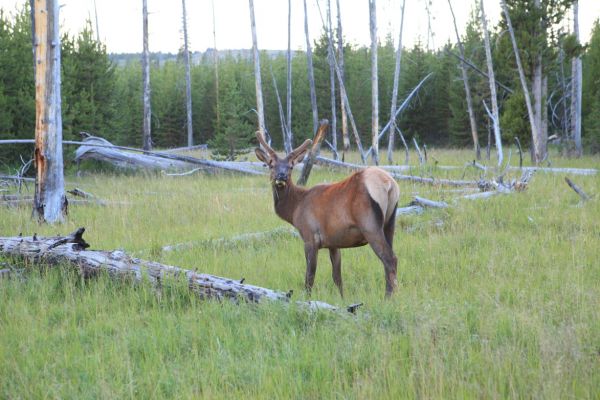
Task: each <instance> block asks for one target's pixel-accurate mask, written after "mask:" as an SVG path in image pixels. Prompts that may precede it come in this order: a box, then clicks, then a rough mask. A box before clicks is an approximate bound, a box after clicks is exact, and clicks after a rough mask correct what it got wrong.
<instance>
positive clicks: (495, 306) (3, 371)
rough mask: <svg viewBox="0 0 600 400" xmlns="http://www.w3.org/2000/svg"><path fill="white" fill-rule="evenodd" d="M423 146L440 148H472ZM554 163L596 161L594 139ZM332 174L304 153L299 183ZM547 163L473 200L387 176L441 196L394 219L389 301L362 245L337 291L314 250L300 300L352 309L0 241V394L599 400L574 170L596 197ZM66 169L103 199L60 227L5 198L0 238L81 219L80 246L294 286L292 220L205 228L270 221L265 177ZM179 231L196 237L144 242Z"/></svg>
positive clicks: (325, 261)
mask: <svg viewBox="0 0 600 400" xmlns="http://www.w3.org/2000/svg"><path fill="white" fill-rule="evenodd" d="M430 154H431V155H433V156H434V157H435V159H436V160H438V161H439V163H440V164H446V165H463V164H464V163H465V162H466V161H468V160H470V159H471V157H472V156H471V152H468V151H460V150H443V151H442V150H439V151H435V150H433V151H431V152H430ZM402 157H403V156H402V154H398V155H397V158H399V159H401V158H402ZM249 158H250V159H252V160H254V157H253V156H249ZM515 158H516V157H515V156H514V155H513V157H512V164H513V165H515V164H517V163H518V161H517V160H515ZM411 159H412V160H415V159H416V157H415V155H414V154H413V155H412V158H411ZM430 161H431V158H430ZM552 161H553V166H572V167H587V168H600V158H598V157H584V158H583V159H579V160H573V159H561V158H559V157H558V156H555V157H553V158H552ZM413 173H414V174H419V175H422V176H435V177H452V178H461V177H463V176H464V177H465V178H466V179H476V178H478V177H479V176H480V174H481V171H478V170H475V169H473V168H465V169H464V170H462V169H459V170H455V171H445V170H440V169H437V168H436V167H435V166H432V165H429V166H425V167H418V166H416V165H415V166H414V170H413ZM346 174H347V173H345V172H343V171H333V170H328V169H325V168H321V169H315V170H313V174H312V175H311V177H310V180H309V185H314V184H315V183H319V182H331V181H335V180H338V179H341V178H343V177H344V176H345V175H346ZM297 175H298V172H296V173H295V176H297ZM519 175H520V174H519V173H518V172H511V173H509V176H508V177H509V178H512V177H518V176H519ZM564 176H565V175H564V174H548V173H537V174H535V175H534V177H533V179H532V181H531V183H530V185H529V188H528V190H527V191H525V192H522V193H514V194H510V195H499V196H495V197H493V198H490V199H487V200H477V201H469V200H457V201H455V200H454V199H455V198H457V197H459V196H460V195H461V194H463V193H460V192H457V191H455V190H454V189H451V188H447V187H432V186H424V185H419V184H412V183H407V182H400V189H401V197H400V205H405V204H406V203H408V202H409V201H410V200H411V198H412V197H413V196H414V195H415V194H419V195H421V196H424V197H427V198H430V199H433V200H445V201H447V202H449V203H450V204H451V207H449V208H447V209H442V210H427V211H426V212H425V213H423V214H422V215H418V216H401V217H399V218H398V220H397V230H396V236H395V240H394V249H395V251H396V254H397V256H398V259H399V261H398V280H399V286H398V291H397V293H396V294H395V295H394V296H393V298H391V299H390V300H384V296H383V294H384V276H383V267H382V265H381V263H380V262H379V260H378V259H377V258H376V256H375V255H374V253H373V252H372V251H371V249H370V248H368V247H362V248H357V249H348V250H343V251H342V274H343V278H344V289H345V298H344V299H342V298H340V296H339V293H338V291H337V288H336V287H335V285H334V284H333V282H332V279H331V265H330V263H329V256H328V253H327V251H321V254H320V256H319V267H318V270H317V277H316V280H315V286H314V289H313V293H312V299H316V300H323V301H326V302H328V303H331V304H334V305H339V306H344V305H348V304H351V303H356V302H363V303H364V306H363V307H362V308H361V309H360V310H359V312H358V314H357V316H356V317H352V316H340V315H338V314H335V313H331V312H307V311H305V310H303V309H299V308H297V307H295V306H293V305H289V306H286V305H282V304H268V303H265V304H259V305H256V304H245V303H242V304H233V303H230V302H223V303H220V302H217V301H201V300H199V299H197V298H196V297H195V296H194V295H193V294H191V293H190V292H189V291H188V290H187V288H186V286H185V284H184V283H182V282H171V283H170V284H169V285H165V286H164V287H163V289H162V290H161V291H158V290H156V289H155V288H153V287H151V286H150V285H149V284H138V285H132V284H131V283H130V282H122V281H113V280H111V279H110V278H109V277H108V276H103V275H101V276H99V277H97V278H94V279H89V280H83V279H82V278H81V277H80V276H79V275H78V272H77V271H74V270H72V269H70V268H53V269H43V268H39V267H38V266H33V265H26V264H23V263H19V262H16V261H14V260H7V259H0V262H5V263H8V264H9V265H11V266H13V267H16V268H19V269H21V270H20V272H19V273H17V274H14V278H11V279H5V280H0V398H6V399H20V398H22V399H36V398H61V399H63V398H77V399H87V398H103V399H109V398H144V399H146V398H180V399H185V398H211V399H213V398H214V399H219V398H223V399H228V398H234V397H242V398H265V399H273V398H277V399H278V398H302V399H317V398H319V399H320V398H327V399H329V398H335V399H374V398H383V399H403V398H478V399H479V398H549V399H564V398H583V399H585V398H589V399H598V398H599V396H600V260H599V258H600V201H599V199H598V194H600V175H595V176H571V178H572V179H573V180H574V181H575V182H576V183H577V184H579V185H580V186H581V187H582V188H583V189H584V190H585V191H586V192H587V193H588V194H595V195H596V196H595V197H594V198H593V199H592V200H590V201H588V202H586V203H582V202H581V201H580V198H579V197H578V196H577V195H576V194H575V192H573V191H572V190H571V189H570V188H569V187H568V186H567V185H566V184H565V183H564ZM491 177H492V176H491V175H488V178H491ZM66 180H67V189H72V188H73V187H79V188H81V189H83V190H85V191H88V192H91V193H93V194H95V195H96V196H97V197H99V198H102V199H104V200H106V201H107V202H109V203H110V204H109V205H108V206H99V205H73V206H71V207H70V210H69V216H68V220H67V222H66V223H64V224H62V225H58V226H48V225H43V226H39V225H37V223H36V222H35V221H33V220H32V219H31V209H30V208H29V207H21V208H7V207H2V208H0V236H15V235H17V234H19V233H23V234H24V235H31V234H33V233H37V234H38V235H54V234H56V233H61V234H66V233H69V232H71V231H74V230H75V229H76V228H78V227H80V226H84V227H85V228H86V229H87V231H86V234H85V235H84V238H86V240H87V241H88V242H89V243H90V244H91V245H92V248H93V249H106V250H108V249H117V248H121V249H124V250H125V251H127V252H128V253H130V254H132V255H134V256H136V257H140V258H145V259H152V260H157V261H160V262H163V263H166V264H171V265H178V266H181V267H184V268H189V269H196V270H198V271H202V272H207V273H211V274H215V275H220V276H225V277H230V278H235V279H241V278H242V277H243V278H245V279H246V283H250V284H254V285H258V286H264V287H268V288H272V289H278V290H282V291H287V290H290V289H292V290H293V291H294V295H293V298H294V299H307V295H306V294H305V293H304V292H303V283H304V269H305V264H304V254H303V245H302V242H301V240H300V239H299V238H297V237H294V236H292V235H288V234H277V235H273V236H272V237H268V238H265V239H263V240H253V241H247V242H239V243H237V244H236V245H233V246H222V245H218V244H217V243H218V242H211V241H210V239H218V238H228V237H234V236H236V235H240V234H243V233H248V232H259V231H269V230H273V229H277V228H281V227H287V225H286V223H285V222H284V221H282V220H279V219H278V217H277V216H276V215H275V213H274V211H273V204H272V197H271V192H270V188H269V182H268V178H267V177H261V176H258V177H247V176H239V175H233V174H217V175H207V174H204V175H203V174H197V175H193V176H185V177H167V176H164V175H162V174H149V173H138V174H123V173H117V172H115V171H108V172H106V171H105V172H92V171H91V170H84V171H83V173H82V174H81V176H79V177H78V176H76V175H75V173H74V171H72V172H70V173H69V174H68V175H67V177H66ZM27 190H28V191H32V190H33V188H32V187H31V185H30V187H29V188H28V189H27ZM185 242H196V243H198V245H196V246H191V247H189V248H184V249H180V250H177V251H172V252H164V251H162V250H161V248H162V247H163V246H165V245H170V244H177V243H185ZM211 243H212V244H211Z"/></svg>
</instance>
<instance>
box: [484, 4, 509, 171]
mask: <svg viewBox="0 0 600 400" xmlns="http://www.w3.org/2000/svg"><path fill="white" fill-rule="evenodd" d="M479 6H480V10H481V25H482V27H483V39H484V41H483V42H484V44H485V59H486V62H487V69H488V83H489V87H490V97H491V100H492V112H491V120H492V125H493V127H494V139H495V142H496V150H497V151H498V166H501V165H502V160H503V158H504V156H503V154H502V135H501V133H500V112H499V111H498V96H497V95H496V78H495V75H494V64H493V61H492V49H491V45H490V33H489V31H488V28H487V19H486V16H485V8H484V7H483V0H480V1H479ZM483 104H484V105H485V102H484V103H483Z"/></svg>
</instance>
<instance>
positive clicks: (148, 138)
mask: <svg viewBox="0 0 600 400" xmlns="http://www.w3.org/2000/svg"><path fill="white" fill-rule="evenodd" d="M142 31H143V32H142V33H143V46H144V47H143V51H142V85H143V87H142V92H143V93H142V101H143V107H144V114H143V125H142V143H143V144H142V147H143V148H144V150H152V121H151V119H152V108H151V107H152V106H151V103H150V96H151V94H150V49H149V47H148V0H143V2H142Z"/></svg>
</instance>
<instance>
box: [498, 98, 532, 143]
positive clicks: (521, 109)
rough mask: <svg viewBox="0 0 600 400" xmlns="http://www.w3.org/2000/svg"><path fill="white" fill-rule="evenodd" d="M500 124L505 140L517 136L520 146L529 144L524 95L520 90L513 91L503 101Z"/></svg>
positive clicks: (510, 140) (529, 130)
mask: <svg viewBox="0 0 600 400" xmlns="http://www.w3.org/2000/svg"><path fill="white" fill-rule="evenodd" d="M500 126H502V136H503V138H504V140H505V141H508V142H512V140H513V138H514V137H518V138H519V141H520V142H521V145H522V146H529V144H530V143H531V128H530V126H529V119H528V115H527V107H526V106H525V97H524V95H523V92H522V91H521V90H517V91H515V93H514V94H513V95H511V96H510V97H509V98H508V99H507V100H506V101H505V102H504V110H503V112H502V115H501V116H500Z"/></svg>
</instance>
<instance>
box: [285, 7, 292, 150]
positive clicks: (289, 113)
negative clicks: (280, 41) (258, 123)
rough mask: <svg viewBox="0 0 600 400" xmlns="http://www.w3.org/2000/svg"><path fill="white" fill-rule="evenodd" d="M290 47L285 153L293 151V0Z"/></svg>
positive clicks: (289, 36)
mask: <svg viewBox="0 0 600 400" xmlns="http://www.w3.org/2000/svg"><path fill="white" fill-rule="evenodd" d="M287 44H288V47H287V82H286V83H287V91H286V110H287V118H286V124H285V128H286V130H285V133H284V140H283V147H284V148H285V153H286V154H289V153H290V152H291V151H292V0H288V43H287Z"/></svg>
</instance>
